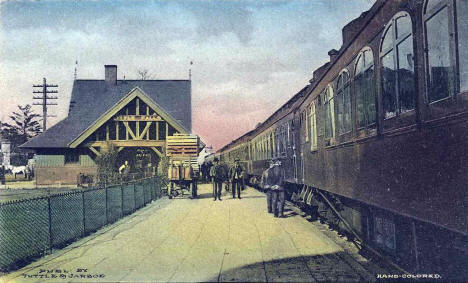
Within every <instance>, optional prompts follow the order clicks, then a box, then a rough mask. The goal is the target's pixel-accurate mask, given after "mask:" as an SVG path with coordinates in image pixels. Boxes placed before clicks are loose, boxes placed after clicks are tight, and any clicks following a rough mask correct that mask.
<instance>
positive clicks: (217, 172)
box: [210, 157, 227, 201]
mask: <svg viewBox="0 0 468 283" xmlns="http://www.w3.org/2000/svg"><path fill="white" fill-rule="evenodd" d="M226 175H227V174H226V172H225V169H224V166H222V165H221V164H219V159H218V158H217V157H215V159H214V165H213V167H211V169H210V176H211V179H212V182H213V198H214V200H215V201H216V199H218V200H221V189H222V187H223V181H224V180H225V179H226Z"/></svg>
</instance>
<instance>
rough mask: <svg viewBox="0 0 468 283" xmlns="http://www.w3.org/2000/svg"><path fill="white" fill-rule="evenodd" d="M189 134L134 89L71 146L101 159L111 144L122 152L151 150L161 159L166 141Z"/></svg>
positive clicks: (139, 90) (142, 93)
mask: <svg viewBox="0 0 468 283" xmlns="http://www.w3.org/2000/svg"><path fill="white" fill-rule="evenodd" d="M175 133H183V134H188V133H189V132H188V131H187V130H186V129H185V128H184V127H183V126H182V125H181V124H180V123H179V122H178V121H177V120H175V119H174V118H172V117H171V115H169V114H168V113H166V112H165V111H164V109H162V108H161V107H160V106H159V105H157V104H156V103H155V102H154V101H153V100H152V99H151V98H149V97H148V96H147V95H146V94H145V93H144V92H143V91H142V90H141V89H139V88H135V89H133V90H132V91H130V93H129V94H127V95H126V96H125V97H124V98H122V99H121V100H120V101H119V102H118V103H117V104H116V105H115V106H114V107H113V108H111V109H109V110H108V111H107V112H106V113H105V114H104V115H102V116H101V117H100V118H99V119H98V120H97V121H96V122H95V123H93V125H92V126H90V127H89V128H88V129H87V130H86V131H85V132H83V133H82V134H81V135H80V136H79V137H78V138H77V139H76V140H75V141H73V142H72V143H71V144H70V147H71V148H75V147H87V148H89V149H90V150H91V151H92V152H93V153H94V154H96V155H97V156H99V155H100V154H101V151H102V150H103V149H104V148H106V147H107V145H108V143H111V144H113V145H115V146H116V147H118V150H119V151H121V150H122V149H124V148H125V147H147V148H151V149H152V150H153V151H155V152H156V154H158V155H159V156H161V155H162V149H163V148H164V147H165V145H166V137H167V136H172V135H173V134H175Z"/></svg>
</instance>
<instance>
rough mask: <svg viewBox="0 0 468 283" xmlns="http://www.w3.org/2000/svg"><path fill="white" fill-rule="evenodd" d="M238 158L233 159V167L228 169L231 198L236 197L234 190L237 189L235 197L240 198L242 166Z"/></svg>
mask: <svg viewBox="0 0 468 283" xmlns="http://www.w3.org/2000/svg"><path fill="white" fill-rule="evenodd" d="M239 161H240V160H239V158H236V159H235V160H234V162H235V164H234V166H233V167H231V168H230V169H229V179H230V181H231V189H232V198H236V190H237V198H239V199H240V198H241V196H240V193H241V186H242V178H243V174H242V172H243V171H244V170H243V169H242V166H241V165H240V163H239Z"/></svg>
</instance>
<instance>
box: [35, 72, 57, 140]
mask: <svg viewBox="0 0 468 283" xmlns="http://www.w3.org/2000/svg"><path fill="white" fill-rule="evenodd" d="M33 87H41V88H42V90H34V91H33V93H41V94H42V96H33V99H40V100H42V102H37V103H36V102H35V103H33V105H42V132H45V130H46V129H47V117H55V116H54V115H47V105H57V103H56V102H48V100H50V99H58V97H57V96H48V95H47V94H49V93H58V91H57V90H48V89H47V88H53V87H58V85H48V84H47V81H46V78H44V79H43V83H42V85H33Z"/></svg>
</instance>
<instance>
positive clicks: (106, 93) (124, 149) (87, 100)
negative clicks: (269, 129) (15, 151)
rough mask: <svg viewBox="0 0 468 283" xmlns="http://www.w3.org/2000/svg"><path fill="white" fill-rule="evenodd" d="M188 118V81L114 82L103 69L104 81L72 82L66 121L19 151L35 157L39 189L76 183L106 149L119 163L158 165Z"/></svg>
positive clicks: (110, 68)
mask: <svg viewBox="0 0 468 283" xmlns="http://www.w3.org/2000/svg"><path fill="white" fill-rule="evenodd" d="M191 117H192V115H191V81H190V80H118V79H117V66H116V65H105V79H104V80H82V79H77V80H75V81H74V84H73V89H72V95H71V100H70V105H69V112H68V116H67V117H66V118H65V119H63V120H62V121H60V122H58V123H57V124H56V125H54V126H53V127H51V128H49V129H47V130H46V131H45V132H44V133H42V134H41V135H39V136H37V137H35V138H33V139H31V140H30V141H28V142H27V143H25V144H23V145H22V146H21V147H22V148H28V149H33V150H35V152H36V168H35V174H36V180H37V184H38V185H48V184H76V183H77V180H78V175H79V174H80V173H82V174H95V173H96V170H97V166H96V162H95V160H96V157H97V156H100V155H101V154H102V152H104V151H105V150H106V148H107V147H108V146H109V145H110V144H112V145H114V146H115V147H116V148H117V150H118V152H119V155H118V162H120V163H122V164H123V163H124V162H125V161H128V162H129V164H130V166H131V168H134V169H136V168H140V167H145V166H157V164H158V162H159V160H160V157H161V156H162V154H163V150H164V148H165V144H166V137H167V136H170V135H173V134H174V133H182V134H189V133H190V132H191V128H192V121H191Z"/></svg>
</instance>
